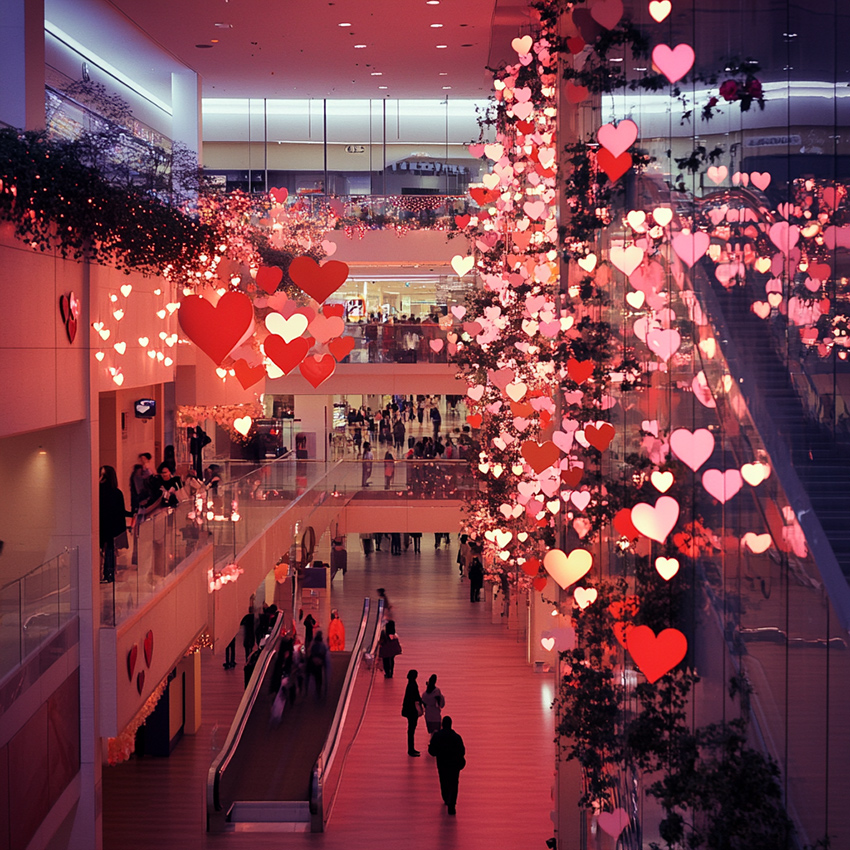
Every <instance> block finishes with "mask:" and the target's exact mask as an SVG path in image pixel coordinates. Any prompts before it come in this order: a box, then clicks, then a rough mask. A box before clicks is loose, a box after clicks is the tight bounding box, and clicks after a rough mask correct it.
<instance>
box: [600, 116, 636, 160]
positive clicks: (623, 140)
mask: <svg viewBox="0 0 850 850" xmlns="http://www.w3.org/2000/svg"><path fill="white" fill-rule="evenodd" d="M637 137H638V127H637V124H635V122H634V121H631V120H629V119H628V118H626V119H625V120H624V121H621V122H620V123H619V124H617V125H616V126H615V125H614V124H603V125H602V126H601V127H600V128H599V129H598V130H597V131H596V138H597V139H598V140H599V144H600V145H602V147H603V148H605V150H607V151H610V153H611V155H612V156H614V157H618V156H619V155H620V154H621V153H625V152H626V151H627V150H628V149H629V148H630V147H631V146H632V144H634V142H635V140H636V139H637Z"/></svg>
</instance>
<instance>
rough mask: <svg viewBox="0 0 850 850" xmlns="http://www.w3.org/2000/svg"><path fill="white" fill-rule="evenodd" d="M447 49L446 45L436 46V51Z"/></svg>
mask: <svg viewBox="0 0 850 850" xmlns="http://www.w3.org/2000/svg"><path fill="white" fill-rule="evenodd" d="M447 47H448V44H438V45H437V50H445V49H446V48H447Z"/></svg>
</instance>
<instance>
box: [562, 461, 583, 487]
mask: <svg viewBox="0 0 850 850" xmlns="http://www.w3.org/2000/svg"><path fill="white" fill-rule="evenodd" d="M583 474H584V470H583V469H582V468H581V467H579V466H577V467H575V469H562V470H561V481H562V482H563V484H564V486H566V487H569V489H570V490H575V488H576V487H578V485H579V482H580V481H581V477H582V475H583Z"/></svg>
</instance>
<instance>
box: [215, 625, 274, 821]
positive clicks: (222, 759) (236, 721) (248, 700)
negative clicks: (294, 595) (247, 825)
mask: <svg viewBox="0 0 850 850" xmlns="http://www.w3.org/2000/svg"><path fill="white" fill-rule="evenodd" d="M283 621H284V616H283V612H282V611H281V612H280V614H279V615H278V617H277V620H276V621H275V624H274V628H273V629H272V632H271V634H270V635H269V639H268V640H267V641H266V645H265V646H264V647H263V650H262V652H261V653H260V657H259V658H258V659H257V664H256V666H255V667H254V672H253V674H252V675H251V681H250V682H248V687H247V688H245V693H244V694H243V695H242V699H241V701H240V702H239V707H238V708H237V709H236V715H235V716H234V718H233V723H232V724H231V726H230V731H229V732H228V733H227V738H226V739H225V741H224V746H223V747H222V748H221V751H220V752H219V754H218V755H217V756H216V757H215V759H214V760H213V763H212V764H211V765H210V769H209V772H208V774H207V812H208V813H212V812H220V811H221V796H220V788H221V777H222V775H223V774H224V772H225V771H226V770H227V768H228V766H229V764H230V761H231V759H232V758H233V756H234V754H235V753H236V750H237V748H238V747H239V742H240V741H241V740H242V734H243V732H244V731H245V726H246V725H247V723H248V719H249V718H250V716H251V712H252V711H253V709H254V703H255V702H256V701H257V696H258V695H259V693H260V688H261V687H262V684H263V680H264V679H265V677H266V672H267V671H268V669H269V666H270V665H271V663H272V660H273V659H274V656H275V653H276V652H277V647H278V639H279V638H280V632H281V629H282V627H283Z"/></svg>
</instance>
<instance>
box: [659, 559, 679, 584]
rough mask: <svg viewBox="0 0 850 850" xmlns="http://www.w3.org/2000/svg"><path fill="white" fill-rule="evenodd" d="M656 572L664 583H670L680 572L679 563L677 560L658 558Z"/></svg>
mask: <svg viewBox="0 0 850 850" xmlns="http://www.w3.org/2000/svg"><path fill="white" fill-rule="evenodd" d="M655 570H656V572H657V573H658V575H660V576H661V578H663V579H664V581H670V579H671V578H673V576H674V575H676V573H677V572H679V562H678V561H677V560H676V559H675V558H663V557H658V558H656V559H655Z"/></svg>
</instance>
